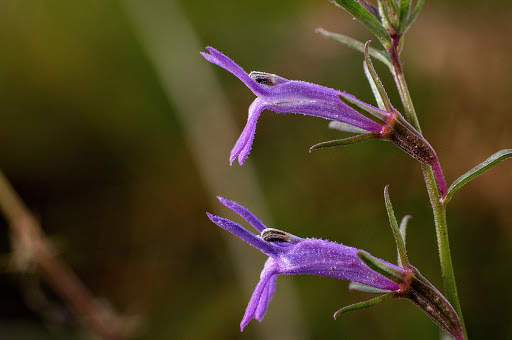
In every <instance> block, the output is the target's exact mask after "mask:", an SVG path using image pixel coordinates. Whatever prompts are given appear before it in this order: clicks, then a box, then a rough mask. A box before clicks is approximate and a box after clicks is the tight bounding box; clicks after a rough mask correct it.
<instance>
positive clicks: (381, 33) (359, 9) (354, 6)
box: [331, 0, 391, 48]
mask: <svg viewBox="0 0 512 340" xmlns="http://www.w3.org/2000/svg"><path fill="white" fill-rule="evenodd" d="M331 1H332V2H334V3H335V4H338V5H340V6H341V7H343V8H344V9H345V10H346V11H347V12H349V13H350V14H351V15H352V16H353V17H354V18H356V19H357V20H358V21H359V22H361V23H362V24H363V25H364V26H366V28H368V29H369V30H370V31H371V32H372V33H373V34H374V35H375V36H376V37H377V39H379V41H380V42H381V43H382V45H383V46H384V48H389V47H391V37H390V36H389V34H388V32H387V31H386V29H385V28H384V26H382V23H381V22H380V21H379V20H377V18H376V17H375V16H373V15H372V14H371V13H370V12H368V11H367V10H366V9H365V8H364V7H363V6H362V5H361V4H360V3H359V2H357V1H356V0H331Z"/></svg>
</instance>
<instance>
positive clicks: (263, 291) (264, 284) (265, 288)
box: [240, 259, 277, 331]
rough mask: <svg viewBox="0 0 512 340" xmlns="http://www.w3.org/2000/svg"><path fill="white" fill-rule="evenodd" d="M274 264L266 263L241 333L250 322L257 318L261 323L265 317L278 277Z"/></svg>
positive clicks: (243, 320) (246, 310)
mask: <svg viewBox="0 0 512 340" xmlns="http://www.w3.org/2000/svg"><path fill="white" fill-rule="evenodd" d="M269 260H270V259H269ZM272 264H273V262H271V261H268V260H267V262H266V263H265V268H264V269H263V271H262V272H261V279H260V281H259V282H258V284H257V285H256V288H254V292H253V293H252V296H251V299H250V300H249V303H248V304H247V308H246V309H245V313H244V316H243V318H242V321H241V322H240V330H241V331H243V330H244V328H245V326H247V324H248V323H249V321H251V320H252V319H253V318H255V317H256V319H257V320H258V321H261V319H262V318H263V315H265V312H266V310H267V306H268V302H269V301H270V297H271V294H272V293H273V291H274V285H275V276H276V275H277V270H276V268H274V266H273V265H272ZM267 265H268V266H267ZM272 278H274V279H272ZM269 284H270V286H269ZM269 294H270V295H269Z"/></svg>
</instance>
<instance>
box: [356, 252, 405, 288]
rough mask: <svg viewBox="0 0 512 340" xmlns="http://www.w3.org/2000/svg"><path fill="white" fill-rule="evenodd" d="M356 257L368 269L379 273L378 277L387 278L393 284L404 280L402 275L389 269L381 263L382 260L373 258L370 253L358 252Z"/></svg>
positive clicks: (392, 268) (396, 270)
mask: <svg viewBox="0 0 512 340" xmlns="http://www.w3.org/2000/svg"><path fill="white" fill-rule="evenodd" d="M357 257H359V258H360V259H361V260H362V261H363V262H364V263H365V264H366V265H367V266H368V267H370V269H372V270H373V271H374V272H376V273H379V274H380V275H382V276H384V277H387V278H388V279H390V280H391V281H393V282H396V283H401V282H403V280H404V277H403V276H404V274H403V273H402V272H401V271H400V270H398V269H396V268H394V267H390V266H389V265H387V264H385V263H384V262H382V260H379V259H378V258H376V257H374V256H373V255H371V254H370V253H368V252H366V251H364V250H359V251H358V252H357Z"/></svg>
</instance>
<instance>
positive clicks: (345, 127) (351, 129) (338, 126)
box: [329, 120, 368, 134]
mask: <svg viewBox="0 0 512 340" xmlns="http://www.w3.org/2000/svg"><path fill="white" fill-rule="evenodd" d="M329 129H334V130H338V131H342V132H348V133H357V134H365V133H368V131H366V130H364V129H361V128H358V127H356V126H353V125H350V124H347V123H342V122H338V121H336V120H332V121H330V122H329Z"/></svg>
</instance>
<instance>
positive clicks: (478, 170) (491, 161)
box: [443, 149, 512, 204]
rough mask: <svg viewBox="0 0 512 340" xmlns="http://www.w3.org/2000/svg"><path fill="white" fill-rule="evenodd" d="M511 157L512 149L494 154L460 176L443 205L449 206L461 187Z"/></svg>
mask: <svg viewBox="0 0 512 340" xmlns="http://www.w3.org/2000/svg"><path fill="white" fill-rule="evenodd" d="M510 157H512V149H503V150H500V151H498V152H496V153H495V154H493V155H492V156H491V157H489V158H487V159H486V160H485V161H483V162H482V163H480V164H478V165H477V166H475V167H474V168H472V169H471V170H469V171H468V172H466V173H465V174H463V175H462V176H460V177H459V178H457V179H456V180H455V181H454V182H453V183H452V185H450V187H449V188H448V193H447V194H446V196H445V198H444V200H443V203H444V204H447V203H448V202H450V200H451V199H452V197H453V194H454V193H455V192H456V191H457V190H459V189H460V188H461V187H463V186H464V185H465V184H467V183H469V182H470V181H472V180H473V179H475V178H476V177H478V176H479V175H481V174H482V173H484V172H486V171H487V170H489V169H490V168H492V167H493V166H495V165H496V164H498V163H499V162H501V161H503V160H505V159H507V158H510Z"/></svg>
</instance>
